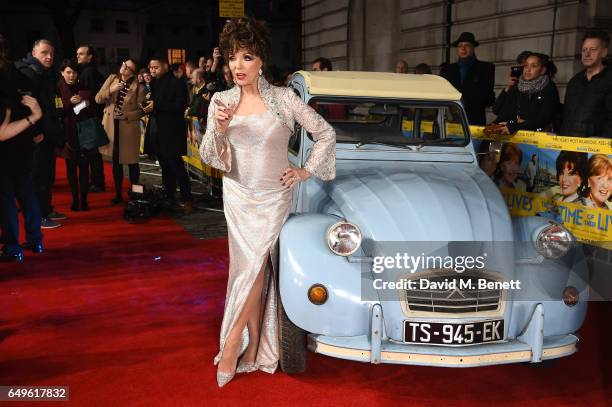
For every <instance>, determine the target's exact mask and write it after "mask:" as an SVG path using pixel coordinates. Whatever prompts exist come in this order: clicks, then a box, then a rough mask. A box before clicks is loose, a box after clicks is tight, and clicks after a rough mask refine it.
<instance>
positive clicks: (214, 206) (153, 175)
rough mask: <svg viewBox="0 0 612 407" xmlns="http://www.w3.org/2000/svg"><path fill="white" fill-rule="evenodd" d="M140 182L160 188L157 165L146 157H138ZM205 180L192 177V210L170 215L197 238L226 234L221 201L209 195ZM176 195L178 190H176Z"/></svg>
mask: <svg viewBox="0 0 612 407" xmlns="http://www.w3.org/2000/svg"><path fill="white" fill-rule="evenodd" d="M140 163H141V166H140V169H141V178H140V182H141V183H142V184H143V185H145V187H155V188H161V172H160V170H159V167H158V166H155V165H154V163H153V162H151V161H150V160H148V159H143V158H141V159H140ZM206 181H207V180H202V181H201V180H198V179H196V178H195V177H192V181H191V188H192V192H193V194H194V209H195V210H194V211H193V213H192V214H190V215H183V214H181V213H172V214H171V216H172V217H173V218H174V219H175V220H176V222H177V223H178V224H179V225H181V226H182V227H183V228H184V229H185V230H186V231H187V232H189V233H190V234H191V235H192V236H194V237H196V238H198V239H213V238H217V237H225V236H227V225H226V224H225V216H224V215H223V211H222V207H223V202H222V201H221V199H214V198H212V197H211V195H210V189H209V187H208V183H206ZM177 196H178V192H177Z"/></svg>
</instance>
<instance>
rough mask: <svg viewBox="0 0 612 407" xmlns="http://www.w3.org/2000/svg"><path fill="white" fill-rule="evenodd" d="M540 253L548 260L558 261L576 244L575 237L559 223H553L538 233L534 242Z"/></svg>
mask: <svg viewBox="0 0 612 407" xmlns="http://www.w3.org/2000/svg"><path fill="white" fill-rule="evenodd" d="M533 244H534V246H535V249H536V250H537V252H538V253H540V254H541V255H542V256H544V257H546V258H548V259H558V258H559V257H561V256H564V255H565V253H567V251H568V250H569V249H571V247H572V246H573V244H574V236H573V235H572V234H571V233H570V231H569V230H567V229H566V228H564V227H563V226H561V225H560V224H558V223H553V222H551V223H550V224H549V225H548V226H546V227H545V228H544V229H542V230H541V231H540V233H538V236H537V237H536V239H535V241H534V243H533Z"/></svg>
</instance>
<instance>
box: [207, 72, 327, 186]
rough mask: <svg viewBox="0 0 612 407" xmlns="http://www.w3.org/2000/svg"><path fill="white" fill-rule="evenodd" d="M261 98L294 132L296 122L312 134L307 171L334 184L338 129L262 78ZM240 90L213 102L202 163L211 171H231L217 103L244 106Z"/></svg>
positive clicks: (219, 95) (287, 90)
mask: <svg viewBox="0 0 612 407" xmlns="http://www.w3.org/2000/svg"><path fill="white" fill-rule="evenodd" d="M257 86H258V88H259V94H260V95H261V98H262V99H263V101H264V104H265V105H266V107H267V109H268V110H269V111H270V112H271V113H272V114H274V116H275V117H276V118H277V119H278V120H280V121H281V123H282V124H283V125H284V126H285V127H287V128H288V129H289V130H291V131H292V132H293V129H294V126H295V122H298V123H299V124H300V125H301V126H302V127H303V128H304V129H306V130H307V131H308V132H309V133H311V134H312V137H313V139H314V141H315V144H314V147H313V148H312V150H311V152H310V156H309V157H308V159H307V160H306V162H305V163H304V169H305V170H307V171H308V172H310V173H311V174H312V175H314V176H316V177H317V178H320V179H322V180H331V179H334V178H335V176H336V133H335V131H334V129H333V128H332V127H331V126H330V125H329V123H327V122H326V121H325V119H323V117H321V116H320V115H319V114H318V113H317V112H315V111H314V110H313V109H312V108H311V107H310V106H308V105H307V104H306V103H304V101H303V100H302V99H300V98H299V96H297V95H296V94H295V92H293V90H292V89H290V88H284V87H278V86H273V85H271V84H269V83H268V81H266V80H265V79H264V78H263V77H261V76H260V77H259V80H258V84H257ZM240 92H241V91H240V87H239V86H237V85H236V86H234V87H233V88H232V89H230V90H226V91H224V92H217V93H215V94H214V95H213V97H212V99H211V100H210V106H209V108H208V120H207V122H206V133H205V134H204V137H203V138H202V145H201V146H200V155H201V157H202V160H203V161H204V162H205V163H206V164H208V165H210V166H211V167H214V168H217V169H220V170H222V171H225V172H229V171H230V170H231V162H232V160H231V150H230V148H229V145H228V142H227V140H226V137H225V135H224V134H221V133H219V132H218V131H217V127H216V121H215V119H214V117H215V110H216V108H217V105H216V103H215V100H217V99H218V100H220V101H221V102H223V104H225V105H226V106H229V105H230V104H234V105H235V106H238V103H239V102H240Z"/></svg>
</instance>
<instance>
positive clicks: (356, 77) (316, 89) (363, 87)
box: [297, 71, 461, 100]
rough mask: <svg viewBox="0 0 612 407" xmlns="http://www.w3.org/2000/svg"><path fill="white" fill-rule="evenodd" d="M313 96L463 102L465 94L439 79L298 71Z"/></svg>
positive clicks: (347, 72)
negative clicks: (462, 96)
mask: <svg viewBox="0 0 612 407" xmlns="http://www.w3.org/2000/svg"><path fill="white" fill-rule="evenodd" d="M297 74H299V75H301V76H303V77H304V81H305V83H306V87H307V88H308V92H309V93H310V94H311V95H329V96H366V97H384V98H401V99H424V100H459V99H461V93H459V91H457V89H455V87H454V86H453V85H451V84H450V83H449V82H448V81H447V80H446V79H444V78H442V77H440V76H436V75H413V74H398V73H388V72H357V71H332V72H310V71H298V72H297Z"/></svg>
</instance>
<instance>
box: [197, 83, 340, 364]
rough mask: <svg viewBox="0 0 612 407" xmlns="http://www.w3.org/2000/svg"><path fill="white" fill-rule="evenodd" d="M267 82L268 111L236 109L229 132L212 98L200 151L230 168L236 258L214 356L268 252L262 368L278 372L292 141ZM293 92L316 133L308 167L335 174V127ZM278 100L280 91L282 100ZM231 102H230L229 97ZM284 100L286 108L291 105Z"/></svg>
mask: <svg viewBox="0 0 612 407" xmlns="http://www.w3.org/2000/svg"><path fill="white" fill-rule="evenodd" d="M267 86H270V85H267V83H266V84H264V86H263V89H262V86H261V84H260V92H261V93H262V98H263V99H264V102H266V105H267V107H268V110H267V111H266V112H265V113H262V114H257V115H249V116H234V118H233V119H232V121H231V123H230V125H229V127H228V129H227V131H226V133H225V135H220V134H218V133H217V132H216V130H214V126H215V124H214V122H213V121H212V120H211V118H212V117H214V103H211V108H210V109H209V116H208V119H209V120H208V127H207V132H206V134H205V136H204V140H203V142H202V146H201V148H200V153H201V155H202V158H203V161H204V162H206V163H207V164H209V165H212V166H214V167H216V168H219V169H221V170H223V171H225V174H224V178H223V207H224V211H225V218H226V220H227V227H228V241H229V255H230V262H229V263H230V264H229V275H228V284H227V293H226V300H225V309H224V315H223V322H222V325H221V337H220V351H219V353H218V354H217V356H216V357H215V364H217V363H218V362H219V360H220V359H221V355H222V352H223V347H224V343H225V340H226V338H227V335H228V334H229V332H230V331H231V329H232V327H233V326H234V324H235V323H236V321H237V319H238V317H239V316H240V314H241V312H242V309H243V307H244V304H245V302H246V299H247V297H248V295H249V293H250V290H251V287H252V286H253V283H254V281H255V279H256V277H257V273H258V272H259V271H260V270H261V268H262V265H263V264H264V262H266V261H267V259H268V258H270V260H271V264H272V265H273V268H272V269H269V268H268V267H266V268H265V269H264V270H265V271H264V287H263V292H262V304H263V319H262V325H261V331H260V332H261V336H260V341H259V347H258V351H257V358H256V364H257V367H258V369H259V370H262V371H265V372H268V373H274V371H275V370H276V367H277V364H278V358H279V343H278V330H277V317H276V312H277V309H276V283H277V280H276V278H277V277H276V270H275V269H274V267H275V266H276V259H277V253H276V247H277V240H278V236H279V234H280V230H281V228H282V226H283V223H284V222H285V220H286V219H287V216H288V215H289V211H290V209H291V198H292V191H291V190H288V189H287V188H286V187H284V186H283V185H282V184H281V181H280V178H281V175H282V173H283V171H284V170H285V168H287V167H288V166H289V162H288V159H287V147H288V141H289V137H290V135H291V134H292V131H291V129H290V128H289V127H288V126H287V125H286V122H283V121H282V120H280V119H279V117H280V116H279V115H278V114H276V113H277V105H276V104H275V103H270V102H269V99H268V97H267V96H270V94H271V93H272V91H271V88H272V87H271V86H270V87H269V88H268V87H267ZM277 89H278V88H277ZM283 90H285V89H283ZM224 93H225V92H224ZM218 95H219V94H216V95H215V96H216V97H218ZM288 97H289V99H290V100H291V101H290V102H287V103H295V105H294V106H291V109H293V110H297V109H300V110H301V111H299V112H294V113H295V114H294V115H293V117H294V118H295V120H296V121H298V122H299V123H300V124H301V125H302V126H304V128H306V129H308V130H310V131H311V132H312V134H313V137H314V139H315V140H317V142H316V143H315V147H314V148H313V149H312V151H311V155H310V158H309V159H308V160H307V162H306V163H305V165H304V167H305V168H307V169H308V170H309V171H310V172H311V173H312V174H313V175H315V176H318V177H319V178H322V179H331V178H333V177H334V176H335V171H334V169H335V134H334V131H333V129H332V128H331V126H329V124H327V123H326V122H325V121H324V120H323V119H322V118H321V116H319V115H317V114H316V113H315V112H314V111H313V110H312V109H310V107H308V106H306V105H305V104H304V103H303V102H301V100H300V101H298V102H296V100H295V95H293V96H290V95H289V96H288ZM278 100H279V99H278V98H276V101H277V102H276V103H278ZM213 102H214V101H213ZM225 103H226V104H228V103H227V100H226V101H225ZM283 106H284V107H285V108H286V107H287V105H286V104H285V105H283ZM304 109H306V110H304ZM330 163H331V165H330ZM248 341H249V337H248V329H247V328H245V329H244V331H243V332H242V344H241V347H240V353H242V352H244V350H245V349H246V347H247V346H248Z"/></svg>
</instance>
